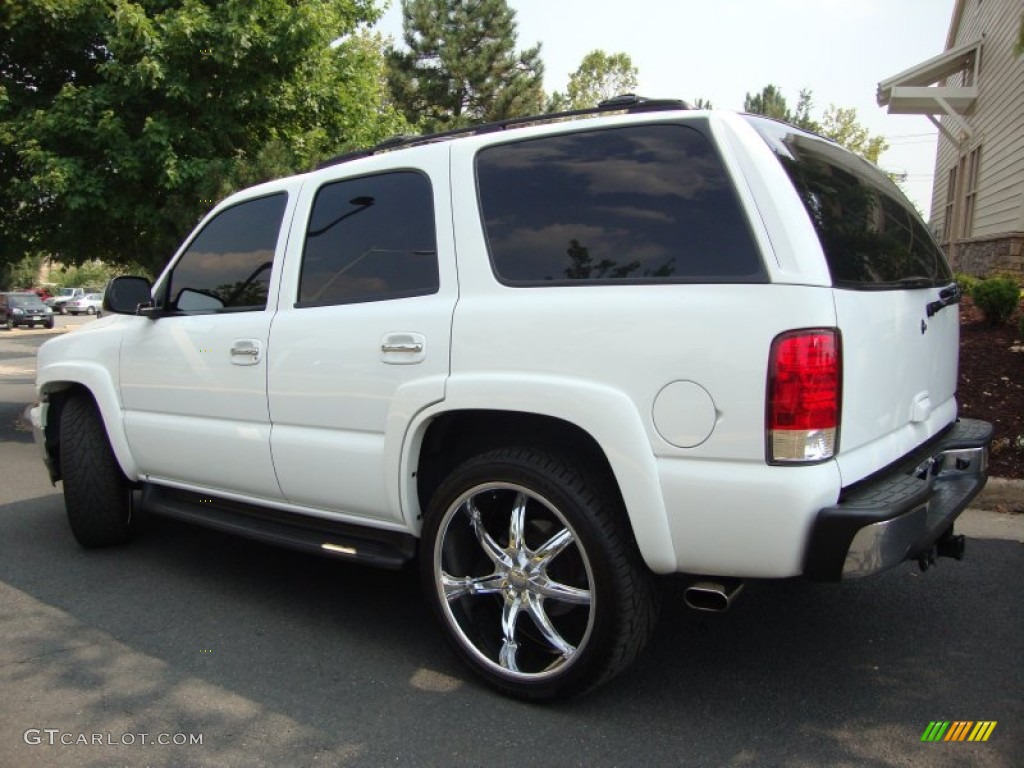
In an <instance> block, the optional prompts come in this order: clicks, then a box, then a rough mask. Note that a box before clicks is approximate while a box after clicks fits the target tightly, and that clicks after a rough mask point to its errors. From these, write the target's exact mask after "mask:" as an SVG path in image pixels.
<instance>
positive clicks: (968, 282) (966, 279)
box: [953, 272, 981, 296]
mask: <svg viewBox="0 0 1024 768" xmlns="http://www.w3.org/2000/svg"><path fill="white" fill-rule="evenodd" d="M953 279H954V280H956V284H957V285H958V286H960V293H961V295H963V296H970V295H971V292H972V291H974V286H976V285H977V284H978V283H980V282H981V279H980V278H977V277H974V275H965V274H964V273H963V272H957V273H956V274H955V275H953Z"/></svg>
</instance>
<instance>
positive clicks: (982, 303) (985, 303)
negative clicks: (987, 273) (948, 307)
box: [971, 277, 1020, 325]
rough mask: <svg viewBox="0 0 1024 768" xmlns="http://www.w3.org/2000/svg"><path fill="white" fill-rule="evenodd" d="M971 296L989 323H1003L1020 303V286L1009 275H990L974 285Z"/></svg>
mask: <svg viewBox="0 0 1024 768" xmlns="http://www.w3.org/2000/svg"><path fill="white" fill-rule="evenodd" d="M971 298H973V299H974V304H975V306H977V307H978V309H980V310H981V311H982V313H983V314H984V315H985V319H986V320H988V321H989V323H991V324H992V325H1003V324H1004V323H1005V322H1006V321H1007V320H1009V319H1010V315H1012V314H1013V311H1014V310H1015V309H1016V308H1017V305H1018V304H1019V303H1020V287H1019V286H1018V285H1017V283H1015V282H1014V281H1013V280H1011V279H1010V278H1008V277H990V278H989V279H988V280H982V281H981V282H980V283H978V284H977V285H976V286H974V288H973V290H972V291H971Z"/></svg>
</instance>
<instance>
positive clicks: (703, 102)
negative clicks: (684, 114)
mask: <svg viewBox="0 0 1024 768" xmlns="http://www.w3.org/2000/svg"><path fill="white" fill-rule="evenodd" d="M691 106H693V108H694V109H714V108H715V105H714V104H712V103H711V102H710V101H709V100H708V99H705V98H704V97H703V96H699V97H697V98H696V99H694V101H693V102H692V104H691ZM748 111H749V110H748Z"/></svg>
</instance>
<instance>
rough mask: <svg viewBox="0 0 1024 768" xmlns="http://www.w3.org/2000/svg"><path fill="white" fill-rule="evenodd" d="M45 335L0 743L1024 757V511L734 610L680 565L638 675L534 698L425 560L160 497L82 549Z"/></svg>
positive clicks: (14, 517)
mask: <svg viewBox="0 0 1024 768" xmlns="http://www.w3.org/2000/svg"><path fill="white" fill-rule="evenodd" d="M83 322H89V321H83ZM32 334H42V335H45V334H43V332H39V331H36V332H21V333H19V332H14V333H13V334H7V333H6V332H0V766H18V767H19V768H22V767H24V768H30V767H32V766H53V765H62V766H112V765H117V766H147V765H153V766H262V765H266V766H288V768H295V767H298V766H314V765H325V766H334V765H338V766H378V765H398V766H434V765H437V766H442V765H443V766H485V765H486V766H630V767H632V766H638V765H643V766H647V765H650V766H660V765H666V766H667V765H698V766H762V765H773V766H774V765H791V766H822V765H830V766H860V765H865V766H867V765H870V766H919V765H928V766H938V767H940V768H941V767H944V766H961V765H971V766H993V767H996V766H998V767H1005V768H1010V766H1014V767H1015V766H1019V765H1022V764H1024V735H1022V733H1024V695H1022V694H1024V664H1022V663H1021V659H1022V658H1024V610H1022V609H1024V597H1022V594H1021V590H1020V589H1019V586H1020V579H1021V573H1022V565H1024V547H1022V546H1021V543H1022V541H1024V535H1022V530H1021V522H1022V520H1024V518H1022V517H1021V516H1014V515H1006V514H1000V513H997V512H987V513H986V512H980V511H979V512H975V511H971V512H969V513H968V514H967V515H965V517H964V522H963V525H962V526H960V528H959V529H960V530H961V531H963V532H966V533H967V534H968V536H969V541H968V546H967V557H966V559H965V560H964V561H962V562H955V561H949V560H942V561H940V562H939V564H938V566H937V567H935V568H933V569H930V570H929V571H928V572H926V573H921V572H920V571H919V570H918V568H917V567H916V566H915V565H913V564H906V565H904V566H901V567H899V568H896V569H893V570H891V571H889V572H887V573H884V574H881V575H879V576H876V577H872V578H869V579H865V580H863V581H860V582H856V583H847V584H842V585H821V584H809V583H805V582H802V581H800V580H792V581H786V582H776V583H769V582H753V583H748V585H747V588H746V589H745V591H744V592H743V594H742V595H740V597H739V598H738V600H737V602H736V604H735V605H734V607H733V608H732V609H730V610H729V611H728V612H727V613H723V614H705V613H696V612H694V611H691V610H689V609H687V608H685V607H684V605H683V600H682V590H683V588H684V587H685V585H686V583H685V581H683V580H682V579H669V580H666V582H665V584H664V587H665V590H664V591H665V602H664V606H663V609H662V618H661V622H660V625H659V628H658V631H657V634H656V635H655V637H654V640H653V641H652V643H651V645H650V646H649V647H648V649H647V650H646V652H645V653H644V655H643V656H642V657H641V658H640V660H639V661H638V662H637V663H636V664H635V665H634V666H633V667H632V668H631V669H630V670H629V671H628V672H627V673H626V674H624V675H622V676H621V677H620V678H618V679H616V680H615V681H613V682H612V683H610V684H609V685H607V686H605V687H604V688H602V689H600V690H598V691H596V692H594V693H593V694H591V695H590V696H587V697H583V698H579V699H575V700H572V701H569V702H566V703H561V704H557V705H547V706H538V705H530V704H524V703H521V702H516V701H511V700H509V699H505V698H502V697H501V696H498V695H496V694H494V693H492V692H490V691H489V690H488V689H486V688H483V687H482V686H480V685H479V684H477V683H476V682H475V680H474V679H473V678H472V677H471V676H468V675H467V674H466V673H465V671H464V670H463V668H462V667H461V665H460V664H459V663H458V662H457V660H456V659H455V658H454V656H453V655H452V654H451V652H450V651H449V650H448V648H447V647H446V646H445V644H444V643H443V641H442V639H441V637H440V634H439V632H438V631H437V630H436V629H435V627H434V626H433V625H432V623H431V620H430V616H429V615H428V611H427V608H426V605H425V603H424V601H423V600H422V598H421V596H420V593H419V589H418V587H417V584H416V581H415V578H414V575H413V574H412V573H411V572H406V571H401V572H388V571H377V570H372V569H368V568H363V567H357V566H354V565H349V564H345V563H339V562H335V561H331V560H326V559H320V558H316V557H309V556H304V555H301V554H298V553H294V552H290V551H286V550H279V549H275V548H272V547H269V546H264V545H261V544H258V543H255V542H249V541H245V540H240V539H234V538H230V537H228V536H225V535H223V534H220V533H217V532H214V531H208V530H204V529H200V528H194V527H190V526H187V525H184V524H181V523H177V522H174V521H170V520H162V519H157V518H154V519H151V520H149V521H148V522H147V525H146V526H145V528H144V530H143V532H142V534H141V535H140V536H139V538H138V539H137V540H136V541H135V542H133V543H132V544H131V545H129V546H127V547H121V548H115V549H109V550H104V551H93V552H87V551H84V550H82V549H80V548H79V547H78V546H77V545H76V544H75V542H74V540H73V539H72V538H71V535H70V532H69V530H68V527H67V524H66V521H65V518H64V510H63V500H62V497H61V495H60V489H59V488H53V487H51V486H50V484H49V481H48V479H47V477H46V473H45V471H44V469H43V466H42V463H41V461H40V460H39V457H38V454H37V452H36V449H35V447H34V445H33V444H32V442H31V435H30V434H29V433H28V432H27V431H26V430H25V428H24V425H23V424H22V423H21V414H22V412H23V410H24V408H25V405H26V404H27V403H28V402H29V401H30V400H31V398H32V393H33V388H32V377H33V373H32V370H31V369H32V368H33V367H34V364H33V356H34V350H35V347H36V346H37V345H38V343H39V342H40V341H41V340H42V338H39V337H37V336H33V335H32ZM975 524H977V526H976V527H974V528H972V526H974V525H975ZM935 721H942V722H946V721H948V722H951V723H952V722H958V721H971V722H982V721H989V722H995V723H996V725H995V727H994V728H993V729H992V731H991V734H990V736H989V738H988V740H987V741H985V742H983V743H979V742H969V741H964V742H953V741H949V742H937V743H932V742H924V741H922V736H923V734H924V733H925V731H926V730H927V729H928V728H929V725H930V723H932V722H935Z"/></svg>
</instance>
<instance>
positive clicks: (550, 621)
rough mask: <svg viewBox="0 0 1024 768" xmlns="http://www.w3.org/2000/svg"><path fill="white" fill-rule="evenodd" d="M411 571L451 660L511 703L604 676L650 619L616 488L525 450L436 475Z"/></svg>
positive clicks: (645, 584) (651, 604) (621, 664)
mask: <svg viewBox="0 0 1024 768" xmlns="http://www.w3.org/2000/svg"><path fill="white" fill-rule="evenodd" d="M420 569H421V577H422V580H423V584H424V588H425V589H426V592H427V594H428V599H429V601H430V604H431V607H432V608H433V611H434V613H435V615H436V616H437V618H438V619H439V621H440V623H441V626H442V628H443V629H444V632H445V635H446V637H447V639H448V640H449V642H450V643H451V644H452V646H453V647H454V648H455V650H456V652H457V653H458V654H459V656H461V657H462V659H463V660H464V661H465V662H466V663H467V664H468V665H469V666H470V667H471V668H472V669H473V670H474V671H475V672H476V673H477V674H479V675H480V676H481V677H483V679H484V680H485V681H486V682H487V683H488V684H490V685H491V686H493V687H495V688H497V689H498V690H500V691H502V692H503V693H506V694H509V695H512V696H516V697H518V698H523V699H531V700H541V699H554V698H563V697H567V696H572V695H574V694H577V693H581V692H583V691H585V690H588V689H591V688H594V687H596V686H598V685H600V684H601V683H603V682H605V681H607V680H609V679H611V678H612V677H614V676H615V675H616V674H618V673H619V672H620V671H622V670H623V669H624V668H625V667H626V666H628V665H629V664H630V663H631V662H632V661H633V660H634V659H635V658H636V656H637V654H638V653H639V652H640V650H641V649H642V648H643V647H644V646H645V645H646V644H647V641H648V640H649V639H650V636H651V634H652V633H653V630H654V626H655V622H656V619H657V608H658V599H657V594H656V592H655V588H654V583H653V577H652V576H651V573H650V571H649V570H648V569H647V567H646V565H645V564H644V563H643V561H642V559H641V558H640V554H639V551H638V550H637V547H636V543H635V541H634V539H633V536H632V532H631V531H630V529H629V526H628V523H627V521H626V517H625V512H624V510H623V508H622V503H621V501H620V499H619V496H618V492H617V490H616V489H615V487H614V486H613V485H612V484H611V483H610V482H608V481H607V480H606V479H605V478H604V477H603V476H602V474H601V473H599V472H597V471H595V470H594V469H592V468H589V467H586V466H580V465H575V464H574V463H572V462H570V461H568V460H565V459H563V458H561V457H558V456H556V455H552V454H548V453H545V452H543V451H539V450H535V449H531V448H506V449H501V450H496V451H492V452H490V453H486V454H483V455H481V456H477V457H475V458H473V459H470V460H469V461H467V462H465V463H464V464H462V465H461V466H459V467H458V468H456V469H455V470H454V471H453V472H452V473H451V474H450V475H449V476H448V477H447V478H446V479H445V481H444V482H443V483H442V484H441V486H440V488H438V490H437V492H436V493H435V494H434V495H433V498H432V499H431V502H430V505H429V510H428V514H427V519H426V522H425V525H424V530H423V536H422V539H421V555H420Z"/></svg>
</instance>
